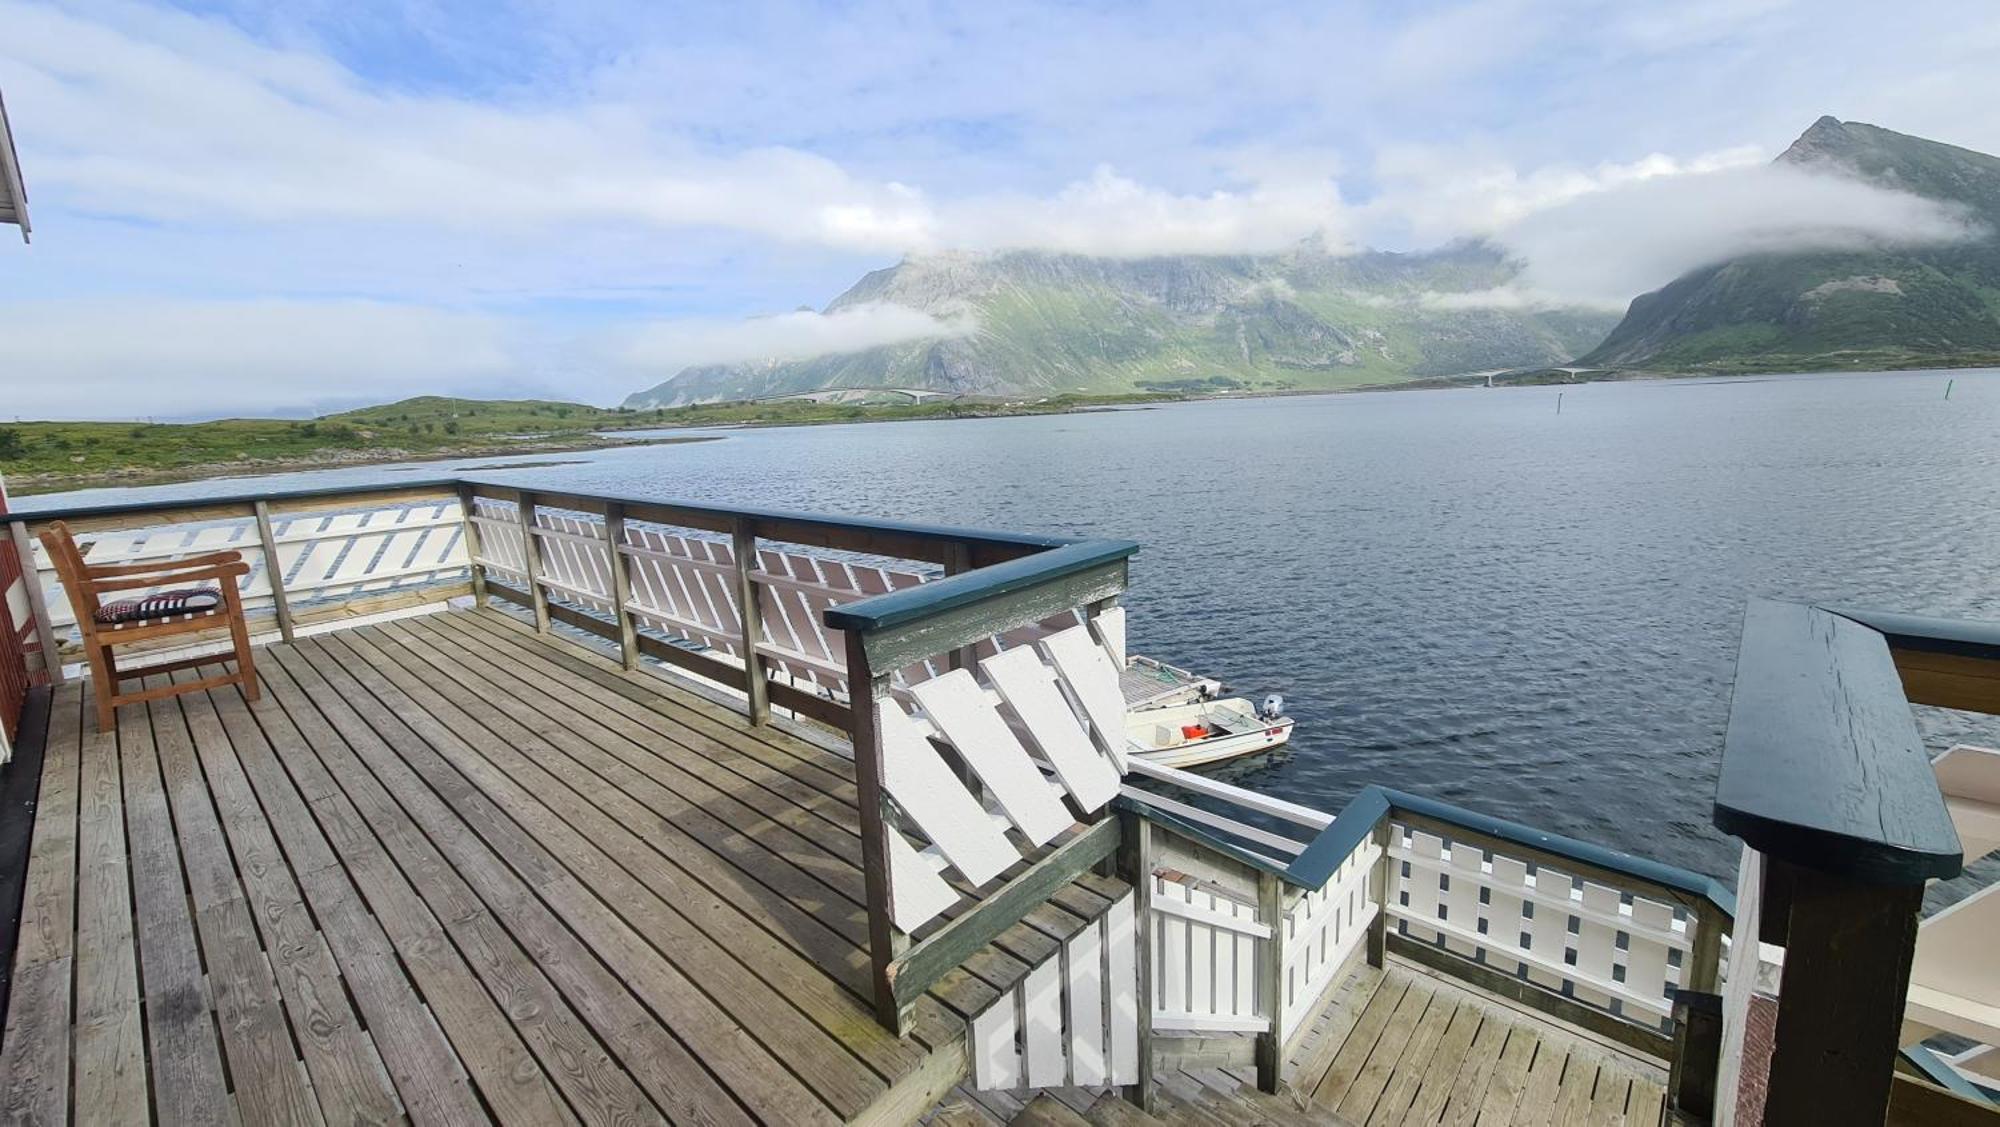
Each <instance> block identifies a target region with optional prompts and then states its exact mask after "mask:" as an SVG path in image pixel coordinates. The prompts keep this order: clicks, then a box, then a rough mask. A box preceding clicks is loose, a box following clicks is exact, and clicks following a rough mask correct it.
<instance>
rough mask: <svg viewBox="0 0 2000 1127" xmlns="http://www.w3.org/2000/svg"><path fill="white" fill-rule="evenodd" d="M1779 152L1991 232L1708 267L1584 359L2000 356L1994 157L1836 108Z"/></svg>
mask: <svg viewBox="0 0 2000 1127" xmlns="http://www.w3.org/2000/svg"><path fill="white" fill-rule="evenodd" d="M1778 160H1779V161H1780V162H1784V163H1788V164H1794V165H1798V166H1800V167H1804V168H1811V169H1818V170H1825V171H1828V172H1833V173H1837V174H1839V175H1843V176H1851V177H1856V178H1859V179H1862V180H1865V181H1867V182H1869V183H1872V184H1877V185H1881V186H1883V187H1888V188H1895V189H1899V190H1902V191H1907V192H1911V193H1914V194H1917V195H1921V196H1925V197H1927V198H1930V199H1935V200H1942V201H1946V202H1950V203H1955V204H1958V205H1961V206H1962V207H1964V208H1965V209H1967V211H1969V212H1970V213H1971V214H1972V215H1973V216H1974V217H1976V218H1977V219H1980V220H1982V221H1984V222H1985V224H1986V225H1987V228H1988V229H1987V232H1986V234H1985V236H1984V237H1982V238H1977V239H1974V240H1971V241H1967V242H1961V243H1955V244H1950V245H1943V246H1933V247H1912V248H1905V249H1892V248H1884V249H1879V250H1871V251H1858V252H1839V253H1818V254H1762V255H1753V256H1746V257H1742V258H1735V259H1731V260H1729V261H1727V262H1722V263H1717V264H1715V265H1712V266H1706V267H1703V268H1701V269H1698V270H1694V271H1691V272H1689V273H1688V274H1685V275H1683V276H1681V277H1680V278H1677V279H1675V280H1674V281H1673V282H1672V283H1671V284H1669V285H1668V286H1666V287H1665V288H1663V289H1660V290H1656V291H1654V292H1653V293H1649V294H1644V295H1642V296H1640V297H1638V298H1637V299H1635V300H1634V301H1633V302H1632V306H1631V309H1630V310H1629V311H1628V312H1627V313H1626V315H1625V319H1624V320H1623V321H1620V322H1619V324H1618V326H1617V328H1615V329H1613V330H1612V331H1611V334H1610V335H1609V336H1607V337H1606V338H1605V339H1604V343H1603V344H1602V345H1600V346H1599V347H1598V348H1597V349H1595V350H1594V351H1592V352H1591V353H1590V354H1589V355H1587V356H1585V357H1584V358H1583V361H1582V363H1584V364H1587V365H1591V366H1595V367H1607V368H1652V369H1664V370H1713V371H1779V370H1809V369H1820V368H1899V367H1920V366H1952V365H1983V364H2000V238H1996V236H1995V234H1994V232H1995V231H2000V160H1996V159H1995V158H1993V157H1990V156H1987V155H1986V154H1984V153H1976V152H1973V151H1972V150H1970V149H1961V148H1957V147H1955V146H1952V145H1944V144H1939V143H1938V142H1935V141H1926V140H1924V139H1923V138H1920V137H1910V136H1906V135H1904V134H1901V133H1895V132H1892V131H1890V130H1887V129H1881V128H1878V127H1876V126H1873V125H1863V124H1861V123H1859V122H1840V121H1836V120H1835V119H1833V118H1831V117H1823V118H1821V119H1820V120H1819V121H1817V122H1815V123H1814V124H1813V126H1812V128H1810V129H1808V130H1806V131H1805V133H1804V134H1803V135H1801V136H1800V137H1799V139H1798V140H1797V141H1795V142H1793V144H1792V146H1791V148H1789V149H1787V150H1786V151H1785V152H1784V153H1783V154H1782V155H1781V156H1779V157H1778Z"/></svg>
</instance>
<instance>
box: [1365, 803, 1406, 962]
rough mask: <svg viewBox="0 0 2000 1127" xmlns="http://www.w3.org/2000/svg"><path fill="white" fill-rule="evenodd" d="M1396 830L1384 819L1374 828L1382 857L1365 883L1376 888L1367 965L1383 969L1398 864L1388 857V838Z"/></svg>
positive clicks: (1377, 846)
mask: <svg viewBox="0 0 2000 1127" xmlns="http://www.w3.org/2000/svg"><path fill="white" fill-rule="evenodd" d="M1394 830H1395V827H1394V826H1392V825H1390V823H1389V819H1388V817H1387V816H1386V815H1385V816H1384V817H1383V818H1382V820H1381V822H1379V823H1377V824H1376V826H1375V835H1374V836H1375V845H1376V848H1378V849H1380V850H1381V851H1382V856H1381V857H1379V858H1377V859H1376V861H1375V872H1374V873H1373V874H1372V875H1371V876H1370V877H1369V881H1368V883H1370V884H1372V885H1374V886H1375V918H1374V919H1372V920H1369V921H1368V954H1367V958H1368V965H1369V966H1371V967H1382V966H1386V965H1387V964H1388V957H1389V906H1390V905H1391V904H1392V903H1394V902H1395V892H1394V889H1395V887H1396V880H1395V878H1396V876H1397V874H1398V870H1397V869H1396V868H1395V867H1394V866H1396V865H1397V864H1399V862H1397V860H1396V859H1395V858H1394V857H1391V856H1389V837H1390V835H1391V834H1392V833H1393V832H1394Z"/></svg>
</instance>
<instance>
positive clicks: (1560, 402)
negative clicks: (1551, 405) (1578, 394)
mask: <svg viewBox="0 0 2000 1127" xmlns="http://www.w3.org/2000/svg"><path fill="white" fill-rule="evenodd" d="M1562 413H1563V393H1562V392H1560V391H1558V392H1556V414H1558V415H1560V414H1562Z"/></svg>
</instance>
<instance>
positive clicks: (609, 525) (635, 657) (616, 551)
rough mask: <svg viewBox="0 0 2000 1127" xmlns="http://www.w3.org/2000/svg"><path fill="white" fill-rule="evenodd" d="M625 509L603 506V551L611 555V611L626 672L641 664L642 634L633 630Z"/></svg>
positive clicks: (619, 656)
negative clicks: (627, 569)
mask: <svg viewBox="0 0 2000 1127" xmlns="http://www.w3.org/2000/svg"><path fill="white" fill-rule="evenodd" d="M624 549H625V506H624V505H622V504H620V503H618V502H617V501H612V502H610V503H609V504H607V505H605V506H604V550H605V551H606V552H608V553H609V554H610V564H611V611H612V614H614V615H615V616H616V617H617V620H618V663H619V664H620V665H623V666H624V667H625V668H627V669H634V668H637V666H638V664H639V633H638V631H637V630H636V629H634V628H633V626H632V608H631V606H630V604H631V602H632V576H631V574H630V573H629V572H627V571H626V570H625V568H626V563H625V551H624Z"/></svg>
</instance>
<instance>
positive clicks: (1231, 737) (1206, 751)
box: [1125, 697, 1296, 767]
mask: <svg viewBox="0 0 2000 1127" xmlns="http://www.w3.org/2000/svg"><path fill="white" fill-rule="evenodd" d="M1295 723H1296V721H1294V720H1293V719H1292V718H1291V717H1289V716H1282V715H1274V716H1268V717H1267V716H1264V715H1263V714H1261V712H1260V711H1259V710H1258V709H1256V708H1255V707H1253V706H1252V705H1251V704H1250V702H1249V701H1247V700H1244V699H1243V698H1242V697H1225V698H1223V699H1221V700H1197V701H1190V702H1188V703H1186V704H1171V705H1166V706H1165V707H1161V708H1146V709H1140V710H1139V711H1136V712H1129V713H1127V714H1126V716H1125V735H1126V741H1127V746H1128V747H1129V748H1130V749H1131V751H1132V753H1133V754H1135V755H1138V756H1140V757H1141V758H1143V759H1145V760H1147V761H1148V762H1151V763H1158V764H1160V765H1161V766H1164V767H1200V766H1202V765H1204V764H1209V763H1220V762H1222V761H1223V760H1225V759H1235V758H1237V757H1239V756H1244V755H1255V754H1257V753H1258V752H1260V751H1269V750H1271V749H1272V748H1274V747H1277V746H1279V745H1280V744H1283V743H1284V742H1285V741H1286V740H1288V739H1291V737H1292V726H1293V725H1294V724H1295Z"/></svg>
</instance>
